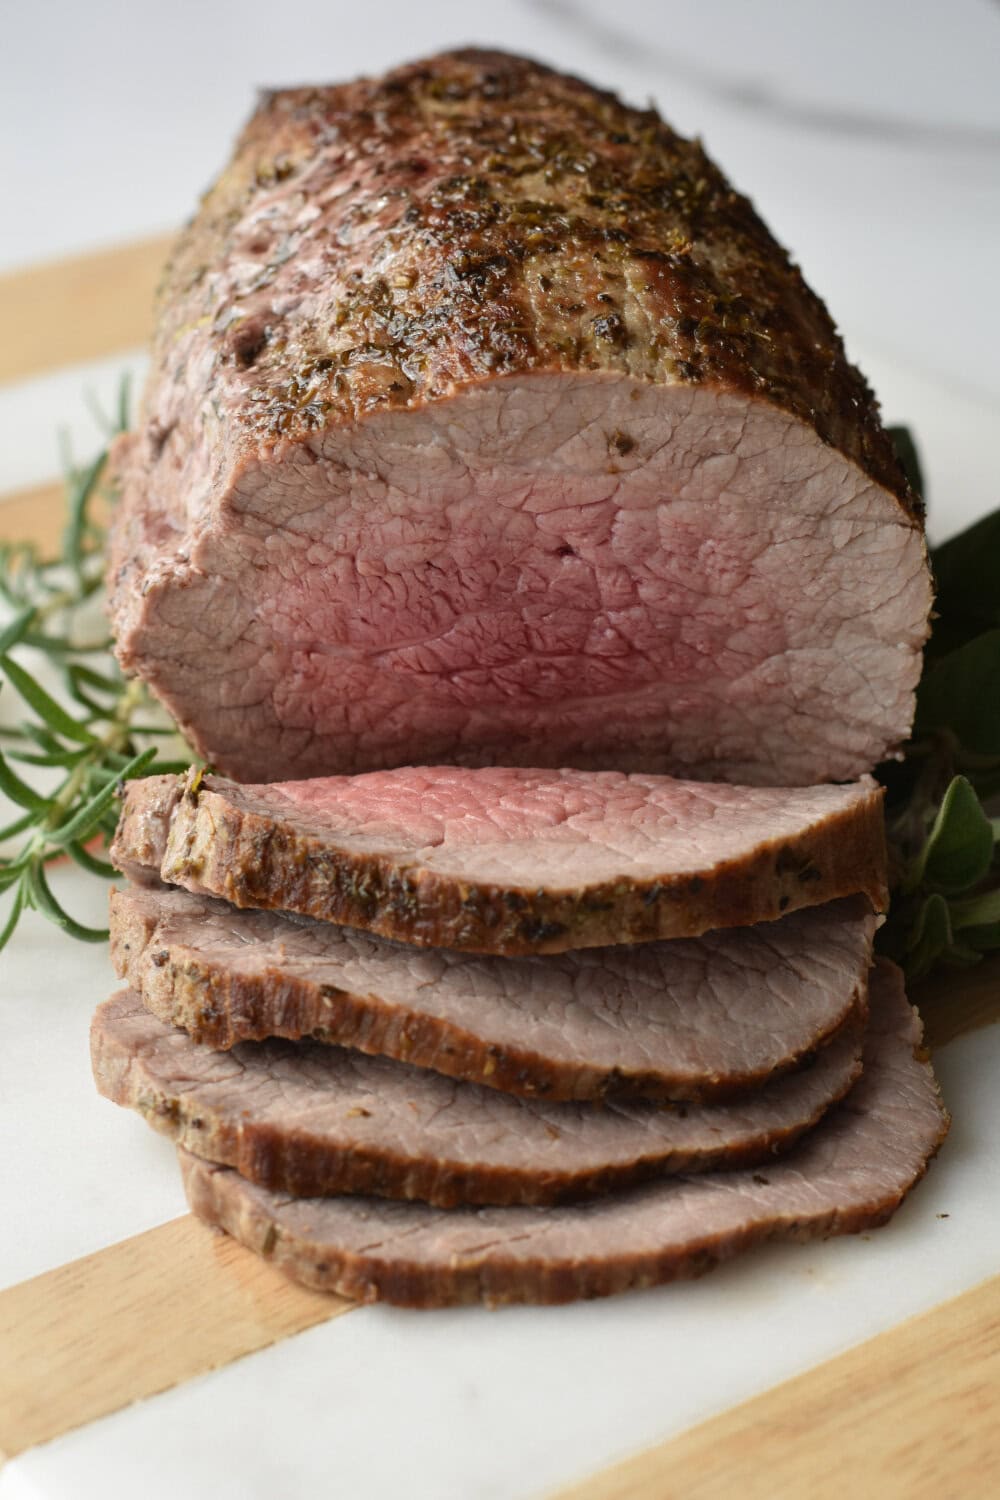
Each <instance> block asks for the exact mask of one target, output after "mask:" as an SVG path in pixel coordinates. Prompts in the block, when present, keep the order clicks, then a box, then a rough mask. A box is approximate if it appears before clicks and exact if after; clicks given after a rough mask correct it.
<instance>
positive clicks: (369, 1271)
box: [178, 1113, 948, 1308]
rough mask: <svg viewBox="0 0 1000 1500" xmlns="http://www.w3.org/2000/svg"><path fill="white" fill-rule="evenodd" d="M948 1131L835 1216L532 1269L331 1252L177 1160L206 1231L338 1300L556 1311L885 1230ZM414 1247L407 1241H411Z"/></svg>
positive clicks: (495, 1259)
mask: <svg viewBox="0 0 1000 1500" xmlns="http://www.w3.org/2000/svg"><path fill="white" fill-rule="evenodd" d="M947 1130H948V1119H947V1116H946V1115H944V1114H943V1113H942V1120H941V1131H940V1135H939V1137H938V1139H937V1141H936V1142H935V1143H934V1146H933V1148H932V1150H931V1151H930V1152H929V1153H928V1156H927V1158H926V1160H925V1161H924V1162H923V1164H922V1166H921V1167H920V1169H919V1171H918V1172H917V1173H916V1175H915V1176H914V1177H913V1179H912V1181H911V1182H909V1183H908V1184H907V1185H906V1186H905V1187H904V1188H900V1189H899V1190H898V1191H893V1192H891V1193H889V1194H887V1195H885V1196H881V1197H873V1198H871V1199H870V1200H869V1201H868V1202H866V1203H864V1204H860V1205H854V1206H853V1207H852V1208H851V1209H850V1210H847V1211H844V1210H839V1209H833V1210H831V1211H830V1212H828V1213H825V1214H823V1215H818V1216H817V1217H815V1218H810V1219H808V1220H806V1221H802V1220H799V1219H795V1218H787V1219H778V1220H775V1221H774V1222H772V1223H770V1224H766V1225H760V1224H758V1225H753V1226H752V1227H750V1228H748V1229H746V1230H744V1231H742V1232H739V1231H737V1232H730V1233H727V1234H725V1235H705V1236H704V1237H703V1238H701V1239H697V1238H696V1239H692V1241H691V1242H690V1243H689V1244H688V1245H686V1246H685V1248H684V1250H683V1251H682V1252H681V1253H678V1252H677V1251H676V1250H674V1249H673V1248H671V1249H669V1250H667V1251H665V1252H662V1253H655V1252H654V1253H649V1254H643V1255H633V1256H620V1257H618V1258H612V1257H610V1256H608V1257H605V1258H604V1259H602V1260H599V1261H598V1260H587V1259H586V1258H583V1257H580V1258H571V1257H567V1258H566V1259H563V1260H559V1261H545V1262H543V1261H538V1262H536V1263H534V1264H526V1263H525V1262H523V1261H520V1260H514V1259H513V1258H510V1259H508V1258H506V1257H504V1256H501V1255H499V1254H496V1252H494V1253H493V1254H492V1255H491V1257H490V1259H489V1261H487V1262H482V1261H479V1260H476V1261H474V1262H473V1263H472V1264H468V1263H463V1262H462V1261H461V1260H460V1259H459V1258H457V1257H456V1258H454V1259H453V1260H452V1261H451V1262H450V1263H448V1264H444V1263H442V1264H438V1265H433V1266H428V1265H427V1264H425V1263H418V1262H413V1261H408V1260H407V1258H406V1255H405V1251H403V1250H401V1251H400V1253H399V1254H397V1255H395V1256H394V1257H393V1259H392V1261H387V1260H382V1259H376V1258H375V1257H374V1256H367V1255H365V1254H364V1253H363V1252H361V1253H356V1252H347V1251H345V1252H338V1251H337V1250H336V1249H335V1248H334V1247H331V1246H323V1247H322V1249H320V1248H319V1247H317V1246H316V1245H315V1244H313V1243H311V1242H310V1241H308V1240H303V1239H301V1238H299V1237H297V1236H295V1235H294V1234H292V1233H290V1232H289V1231H288V1230H287V1229H286V1228H285V1227H283V1226H282V1227H279V1226H278V1224H277V1223H276V1222H275V1220H274V1219H273V1218H272V1217H271V1216H270V1215H269V1214H268V1213H267V1212H266V1211H265V1209H264V1207H263V1206H262V1205H261V1204H259V1203H256V1202H254V1201H253V1200H252V1199H250V1198H249V1197H248V1196H247V1195H245V1194H242V1193H241V1192H240V1190H239V1183H240V1179H239V1177H238V1176H236V1175H235V1174H233V1173H228V1172H226V1171H224V1170H219V1169H218V1168H216V1167H214V1166H212V1165H211V1164H210V1163H206V1162H204V1161H201V1160H199V1159H198V1158H197V1157H196V1156H193V1155H191V1154H189V1153H187V1152H185V1151H183V1150H182V1151H180V1152H179V1153H178V1156H179V1159H180V1166H181V1176H182V1178H183V1182H184V1190H185V1192H186V1194H187V1199H188V1203H189V1204H190V1206H191V1209H192V1211H193V1212H194V1213H196V1214H197V1215H198V1217H199V1218H201V1219H204V1220H205V1221H206V1222H207V1223H209V1224H212V1225H215V1226H216V1227H217V1228H220V1229H224V1230H225V1231H226V1233H227V1234H231V1235H232V1236H233V1237H234V1238H235V1239H237V1240H239V1242H240V1243H241V1244H242V1245H245V1246H246V1247H247V1248H248V1249H249V1250H253V1251H255V1252H256V1253H257V1254H258V1255H261V1256H264V1257H265V1258H266V1259H268V1260H270V1261H272V1262H273V1264H274V1265H276V1266H277V1267H278V1268H279V1270H281V1271H283V1272H284V1273H285V1275H286V1276H289V1277H290V1278H291V1279H292V1280H293V1281H298V1282H301V1283H302V1284H303V1285H305V1286H308V1287H313V1288H315V1289H316V1290H317V1291H323V1292H336V1293H337V1294H338V1295H340V1296H342V1297H348V1298H350V1299H351V1300H352V1301H356V1302H377V1301H381V1302H389V1303H393V1304H394V1305H396V1306H398V1307H419V1308H431V1307H450V1306H468V1305H470V1304H474V1303H477V1302H482V1303H485V1304H486V1305H487V1306H491V1307H498V1306H503V1305H506V1304H514V1303H535V1304H541V1305H545V1304H557V1303H567V1302H576V1301H581V1300H585V1299H589V1298H594V1297H610V1296H614V1295H615V1294H617V1293H619V1292H627V1291H640V1290H643V1289H644V1288H648V1287H653V1286H660V1285H663V1284H664V1283H666V1282H671V1281H690V1280H693V1279H694V1278H695V1277H698V1276H703V1275H704V1274H705V1273H706V1272H707V1271H711V1270H713V1269H714V1268H715V1267H716V1266H718V1265H721V1264H723V1263H724V1262H725V1261H727V1260H732V1259H733V1257H734V1256H737V1255H740V1254H742V1253H743V1252H744V1251H746V1250H750V1249H753V1248H754V1246H756V1245H762V1244H767V1243H769V1242H771V1241H779V1240H780V1241H792V1242H796V1243H799V1244H805V1243H807V1242H808V1241H809V1240H818V1239H829V1238H830V1237H832V1236H833V1235H841V1234H860V1233H861V1232H862V1231H863V1230H866V1229H877V1228H878V1227H879V1226H880V1225H882V1224H885V1223H886V1222H887V1221H888V1220H889V1219H890V1218H891V1217H892V1215H893V1214H894V1213H895V1212H896V1210H897V1209H898V1208H899V1206H900V1204H901V1203H902V1202H903V1200H904V1199H905V1198H906V1197H907V1196H908V1195H909V1193H910V1192H912V1190H913V1188H914V1187H916V1185H917V1183H918V1182H920V1181H921V1179H922V1178H923V1176H924V1175H925V1173H926V1171H927V1168H928V1166H929V1165H930V1162H931V1161H932V1160H933V1157H934V1156H935V1155H936V1154H937V1152H938V1150H939V1148H940V1145H941V1142H942V1141H943V1140H944V1137H945V1135H946V1133H947ZM404 1243H405V1242H404Z"/></svg>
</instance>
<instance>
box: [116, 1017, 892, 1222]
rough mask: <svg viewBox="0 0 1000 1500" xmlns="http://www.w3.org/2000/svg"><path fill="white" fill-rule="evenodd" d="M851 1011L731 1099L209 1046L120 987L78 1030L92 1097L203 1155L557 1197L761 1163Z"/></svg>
mask: <svg viewBox="0 0 1000 1500" xmlns="http://www.w3.org/2000/svg"><path fill="white" fill-rule="evenodd" d="M864 1014H865V1011H864V1007H863V1006H861V1007H859V1008H858V1012H857V1015H856V1017H855V1021H854V1024H853V1025H851V1026H848V1027H846V1028H844V1030H843V1031H842V1032H841V1034H840V1035H839V1036H838V1037H837V1038H836V1039H835V1040H834V1041H832V1042H830V1043H829V1044H828V1045H827V1046H826V1047H825V1048H823V1050H822V1051H821V1052H820V1053H819V1054H818V1056H817V1058H816V1060H815V1062H814V1063H813V1065H812V1067H811V1068H805V1069H801V1070H799V1071H798V1072H795V1073H787V1074H785V1076H784V1077H782V1078H779V1079H777V1080H776V1081H775V1082H774V1083H771V1084H767V1085H765V1086H764V1087H763V1088H760V1089H757V1090H756V1091H755V1092H754V1093H752V1094H749V1095H747V1096H746V1097H745V1098H743V1099H741V1100H739V1101H731V1102H728V1103H723V1104H680V1105H673V1106H661V1105H656V1104H646V1103H633V1104H627V1103H615V1104H612V1103H608V1104H603V1105H602V1104H591V1103H583V1104H575V1103H574V1104H551V1103H549V1102H548V1101H542V1100H535V1099H531V1100H529V1099H518V1098H514V1097H513V1096H512V1095H509V1094H501V1093H498V1092H497V1091H496V1090H494V1089H484V1088H480V1087H479V1086H478V1085H477V1084H473V1083H458V1082H456V1081H455V1080H454V1079H451V1078H445V1077H443V1076H442V1075H441V1074H440V1073H432V1072H428V1071H426V1070H423V1069H420V1068H414V1067H411V1066H409V1065H408V1064H407V1063H401V1062H392V1061H390V1060H389V1059H388V1058H385V1057H366V1056H365V1055H364V1054H363V1053H360V1052H354V1051H350V1050H349V1049H347V1048H345V1047H328V1046H323V1045H321V1044H319V1043H316V1042H288V1041H283V1040H273V1041H268V1042H241V1043H238V1044H237V1046H235V1047H233V1048H232V1049H231V1050H230V1051H228V1052H215V1051H212V1050H210V1049H209V1048H208V1047H200V1046H198V1044H197V1043H196V1042H193V1041H192V1040H191V1038H190V1037H189V1036H188V1034H187V1032H185V1031H181V1030H180V1029H179V1028H178V1027H176V1026H169V1025H165V1024H164V1023H163V1022H162V1021H159V1020H157V1018H156V1017H155V1016H153V1015H151V1014H150V1013H149V1011H147V1010H146V1009H145V1007H144V1006H143V1004H142V1001H141V999H140V998H139V996H138V995H136V994H134V993H132V992H131V991H129V990H123V991H122V992H121V994H119V995H115V996H113V997H112V999H111V1000H108V1001H107V1002H106V1003H105V1004H104V1005H102V1006H99V1007H98V1010H97V1012H96V1014H95V1016H94V1021H93V1025H92V1027H91V1057H92V1061H93V1068H94V1077H95V1080H96V1082H97V1086H98V1088H99V1089H100V1091H101V1093H103V1094H104V1095H106V1096H107V1097H108V1098H109V1099H113V1100H114V1102H115V1103H116V1104H122V1105H126V1106H128V1107H129V1108H132V1109H136V1110H138V1111H139V1113H140V1114H142V1115H143V1117H144V1118H145V1119H146V1120H148V1121H149V1123H150V1124H151V1125H153V1126H155V1127H156V1128H157V1129H159V1130H161V1131H163V1132H164V1133H165V1134H167V1135H169V1136H171V1137H172V1138H173V1139H174V1140H176V1141H177V1142H179V1144H180V1145H182V1146H184V1147H186V1148H187V1149H189V1150H192V1151H194V1152H195V1153H196V1154H197V1155H199V1156H204V1157H206V1158H207V1159H208V1160H209V1161H215V1162H219V1163H222V1164H223V1165H226V1166H231V1167H235V1168H236V1169H237V1170H238V1171H239V1172H240V1173H242V1175H243V1176H245V1177H248V1178H250V1179H251V1181H253V1182H258V1183H261V1184H262V1185H263V1186H264V1187H268V1188H273V1189H277V1190H279V1191H283V1192H288V1193H294V1194H296V1195H298V1196H305V1197H310V1196H313V1195H323V1194H329V1193H372V1194H377V1195H379V1196H380V1197H388V1198H420V1199H423V1200H425V1201H426V1202H429V1203H434V1204H437V1205H439V1206H441V1207H444V1208H450V1207H451V1206H452V1205H454V1204H456V1203H497V1204H504V1203H557V1202H560V1201H561V1200H565V1199H569V1198H580V1197H586V1196H590V1195H592V1194H595V1193H601V1192H606V1191H607V1190H608V1189H610V1188H615V1187H620V1186H622V1185H623V1184H626V1183H631V1182H636V1181H640V1180H642V1179H645V1178H648V1177H653V1176H659V1175H662V1174H663V1173H665V1172H691V1171H695V1172H697V1171H704V1170H707V1169H709V1168H713V1167H718V1166H721V1165H727V1166H731V1165H741V1164H745V1163H755V1162H759V1161H761V1160H767V1159H768V1158H769V1157H771V1156H773V1155H774V1154H775V1153H776V1152H778V1151H781V1150H783V1149H785V1148H786V1147H787V1146H790V1145H791V1144H792V1142H793V1141H795V1140H796V1139H797V1138H798V1137H799V1136H800V1135H801V1134H802V1132H803V1131H804V1130H807V1129H808V1128H809V1127H810V1126H811V1125H814V1124H815V1123H816V1121H817V1120H818V1119H819V1118H820V1116H821V1115H822V1114H823V1113H824V1111H825V1110H826V1109H828V1108H829V1106H830V1105H831V1104H832V1103H833V1101H834V1100H836V1099H839V1098H841V1097H842V1096H843V1095H844V1094H845V1093H846V1092H847V1090H848V1089H849V1088H850V1086H851V1084H852V1083H853V1082H854V1080H855V1078H856V1077H857V1076H858V1074H859V1072H860V1071H861V1036H862V1032H863V1027H864Z"/></svg>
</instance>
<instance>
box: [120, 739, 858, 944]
mask: <svg viewBox="0 0 1000 1500" xmlns="http://www.w3.org/2000/svg"><path fill="white" fill-rule="evenodd" d="M881 797H882V794H881V791H880V789H879V788H878V787H877V786H876V784H875V783H874V781H872V780H871V779H870V778H868V777H865V778H864V779H863V780H862V781H860V782H858V783H856V784H854V785H852V786H846V787H836V786H820V787H805V788H771V787H756V788H754V787H732V786H726V785H722V784H717V785H713V784H709V783H704V782H684V781H675V780H673V779H671V778H670V777H666V776H643V775H636V776H625V775H622V774H621V773H619V772H614V771H609V772H586V771H529V770H517V769H509V768H506V769H500V768H496V769H486V770H464V769H461V768H456V767H448V766H444V767H441V766H411V767H408V768H405V769H402V770H397V771H380V772H372V773H370V774H368V775H364V776H355V777H346V776H333V777H326V778H322V779H319V780H314V781H299V782H284V783H280V784H277V785H274V786H247V787H241V786H238V785H237V784H236V783H235V782H229V781H224V780H221V779H220V778H218V777H215V776H203V775H202V774H201V772H193V773H191V774H190V775H189V776H188V778H187V780H186V781H185V779H184V778H183V777H173V776H156V777H150V778H148V779H146V780H144V781H134V782H130V783H129V784H128V786H127V788H126V792H125V801H124V806H123V809H122V816H121V819H120V822H119V826H118V832H117V835H116V838H115V842H114V845H113V848H112V859H113V860H114V861H115V863H116V864H117V867H118V868H119V869H120V870H123V871H125V872H126V873H131V874H137V875H139V876H140V878H141V875H142V873H143V872H146V875H147V878H148V876H149V874H153V875H156V876H159V877H161V878H162V879H163V880H165V881H167V882H169V883H172V884H176V885H182V886H185V887H186V888H187V889H189V890H193V891H196V892H201V893H210V894H214V895H218V896H224V897H226V898H227V899H228V900H229V901H231V902H232V903H233V905H235V906H241V907H244V906H252V907H260V908H264V909H272V908H280V909H283V910H286V911H295V912H299V913H302V914H303V915H305V916H311V917H317V918H320V919H322V920H325V921H332V922H339V923H344V924H346V925H349V926H353V927H360V928H365V929H367V930H370V931H372V932H377V933H380V934H381V935H383V936H385V937H392V938H399V939H402V940H404V941H405V942H408V943H415V944H421V945H428V946H432V947H443V948H454V949H461V950H466V951H471V952H489V953H512V954H517V953H527V952H542V953H555V952H562V951H564V950H565V949H568V948H589V947H596V946H598V945H600V944H604V943H624V942H628V943H634V942H643V941H647V940H652V939H655V938H667V937H670V938H672V937H686V936H696V935H698V934H699V933H702V932H706V931H708V930H709V929H711V928H716V927H737V926H748V925H750V924H752V923H755V922H760V921H769V920H772V919H774V918H776V917H778V916H781V915H782V914H783V913H784V912H786V911H794V910H795V909H796V908H799V907H803V906H818V905H820V904H822V903H823V902H826V901H830V900H833V899H835V898H837V897H839V896H845V895H850V894H855V893H863V894H865V895H866V896H868V897H869V898H870V900H871V901H872V902H873V904H874V905H876V906H881V905H883V904H884V902H885V899H886V888H885V838H884V832H883V827H882V803H881Z"/></svg>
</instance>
